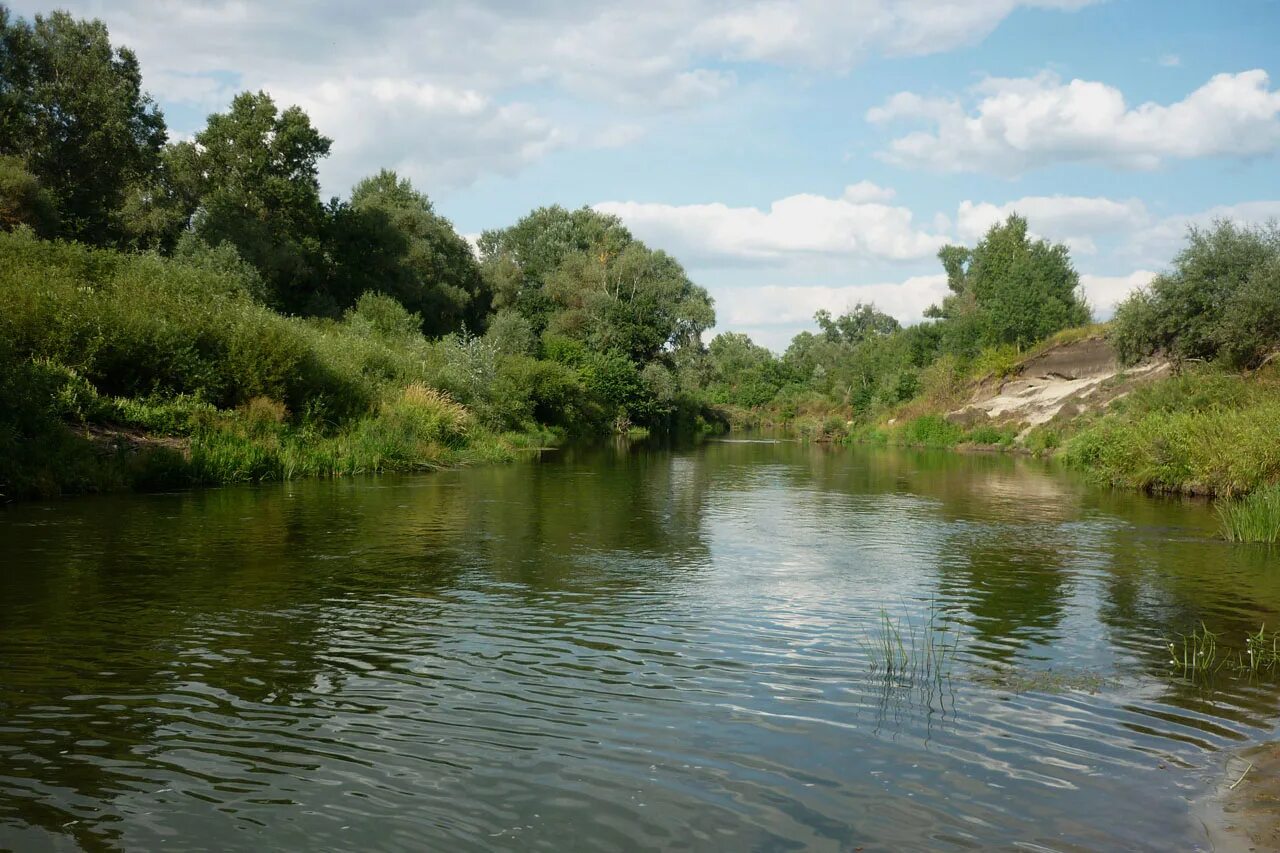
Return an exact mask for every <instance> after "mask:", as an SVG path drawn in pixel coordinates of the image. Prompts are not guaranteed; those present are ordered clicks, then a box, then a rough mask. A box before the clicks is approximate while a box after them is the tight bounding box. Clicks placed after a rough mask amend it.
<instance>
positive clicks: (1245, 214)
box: [1118, 201, 1280, 268]
mask: <svg viewBox="0 0 1280 853" xmlns="http://www.w3.org/2000/svg"><path fill="white" fill-rule="evenodd" d="M1218 220H1228V221H1231V222H1234V223H1236V224H1237V225H1261V224H1263V223H1266V222H1268V221H1270V220H1280V201H1246V202H1241V203H1239V204H1224V205H1218V206H1216V207H1211V208H1209V209H1208V210H1203V211H1200V212H1199V213H1191V214H1178V215H1175V216H1166V217H1164V218H1162V219H1159V220H1156V221H1154V222H1152V223H1150V224H1148V225H1147V226H1145V227H1143V228H1141V229H1139V230H1138V231H1137V232H1136V233H1134V234H1133V235H1132V236H1131V237H1130V238H1129V239H1128V240H1127V241H1126V242H1125V244H1124V245H1123V246H1122V247H1121V248H1120V249H1119V251H1118V254H1119V255H1121V256H1122V257H1125V258H1128V259H1130V260H1131V261H1133V262H1136V263H1140V264H1144V265H1152V266H1156V267H1161V268H1163V267H1167V266H1168V265H1169V264H1170V262H1171V261H1172V260H1173V256H1174V255H1175V254H1177V252H1178V250H1179V249H1181V248H1182V247H1183V246H1184V245H1186V238H1187V229H1188V228H1189V227H1191V226H1196V227H1198V228H1206V227H1209V226H1211V225H1212V224H1213V223H1214V222H1216V221H1218Z"/></svg>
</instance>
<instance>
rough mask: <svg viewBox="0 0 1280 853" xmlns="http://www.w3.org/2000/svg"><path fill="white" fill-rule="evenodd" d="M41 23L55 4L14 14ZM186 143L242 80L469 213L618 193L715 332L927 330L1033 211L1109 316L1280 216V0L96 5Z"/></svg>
mask: <svg viewBox="0 0 1280 853" xmlns="http://www.w3.org/2000/svg"><path fill="white" fill-rule="evenodd" d="M12 5H13V6H14V8H15V10H16V11H17V12H18V13H19V14H22V15H24V16H30V15H32V14H35V13H38V12H42V11H47V8H48V7H44V6H41V5H39V4H31V3H27V2H18V3H14V4H12ZM69 6H70V8H71V10H72V11H73V12H75V13H77V14H81V15H85V16H95V17H100V18H102V19H103V20H104V21H106V23H107V24H108V26H109V27H110V29H111V31H112V36H113V39H114V40H115V41H116V42H117V43H121V44H126V45H129V46H131V47H133V48H134V49H135V50H136V51H137V52H138V54H139V57H140V59H141V61H142V65H143V72H144V77H145V84H146V86H147V88H148V89H149V90H150V91H151V92H152V94H153V95H154V96H155V97H156V99H157V100H158V101H159V102H160V104H161V105H162V106H163V108H164V110H165V113H166V115H167V117H168V120H169V124H170V127H171V129H172V130H173V131H174V132H175V133H176V134H178V135H185V134H190V133H192V132H194V131H195V130H196V129H198V128H199V127H200V126H202V124H203V120H204V117H205V116H206V115H207V114H208V113H209V112H211V111H214V110H218V109H221V108H223V107H225V105H226V103H227V102H228V101H229V99H230V97H231V96H232V95H233V94H234V93H235V92H236V91H238V90H240V89H244V88H253V89H257V88H264V89H266V90H267V91H269V92H271V93H272V94H273V95H275V97H276V98H277V100H278V101H279V102H281V103H282V104H291V103H298V104H300V105H302V106H303V107H304V108H305V109H307V111H308V113H309V114H310V115H311V116H312V118H313V120H314V121H315V122H316V123H317V124H318V125H319V127H320V128H321V130H322V131H323V132H325V133H326V134H328V135H329V136H331V137H333V139H334V140H335V144H334V151H333V155H332V156H331V157H330V159H329V160H328V161H327V162H326V163H325V165H324V167H323V169H322V174H321V177H322V181H323V184H324V190H325V193H326V195H345V194H346V193H347V192H348V191H349V189H350V186H351V184H352V183H353V182H354V181H355V180H357V179H358V178H359V177H361V176H363V175H366V174H369V173H371V172H374V171H376V170H377V169H379V168H381V167H384V166H385V167H391V168H395V169H397V170H398V171H400V172H401V173H402V174H404V175H406V176H408V177H410V178H412V179H413V181H414V182H415V184H416V185H417V186H418V187H419V188H420V189H423V190H425V191H426V192H428V193H429V194H430V195H431V197H432V198H433V199H434V200H435V202H436V204H437V208H438V209H439V210H440V211H441V212H442V213H444V214H445V215H446V216H448V217H450V218H451V219H452V220H453V221H454V223H455V225H456V226H457V227H458V229H459V230H460V231H462V232H464V233H468V234H474V233H477V232H479V231H481V230H482V229H484V228H489V227H496V226H502V225H506V224H509V223H511V222H513V221H515V220H516V219H517V218H518V217H520V216H521V215H523V214H524V213H526V212H527V211H528V210H530V209H531V208H533V207H536V206H539V205H544V204H554V203H558V204H563V205H566V206H571V207H576V206H580V205H584V204H585V205H594V206H597V207H599V208H600V209H603V210H608V211H610V212H613V213H616V214H618V215H620V216H621V217H622V218H623V219H624V220H625V221H626V222H627V223H628V225H629V226H630V227H631V228H632V230H633V231H634V232H635V233H636V234H637V235H638V236H640V237H641V238H642V239H645V240H646V241H647V242H649V243H650V244H651V245H654V246H656V247H659V248H664V249H667V250H668V251H670V252H672V253H673V254H675V255H676V256H677V257H679V258H680V259H681V260H682V261H684V263H685V266H686V268H687V269H688V270H689V272H690V274H691V276H692V277H693V278H694V279H695V280H696V281H698V282H699V283H700V284H703V285H704V286H706V287H707V288H708V289H709V290H710V291H711V292H712V295H713V296H714V297H715V298H716V302H717V314H718V318H719V324H718V329H721V330H724V329H732V330H735V331H746V332H748V333H750V334H751V335H752V336H753V337H754V338H756V339H757V340H759V341H761V342H763V343H765V344H767V345H769V346H771V347H774V348H778V349H780V348H783V347H785V345H786V342H787V340H788V339H789V338H790V337H791V335H793V334H794V333H795V332H796V331H798V330H799V329H801V328H805V327H807V326H809V325H810V321H809V318H810V317H811V316H812V313H813V312H814V311H815V310H817V309H818V308H827V309H830V310H833V311H837V312H838V311H840V310H842V309H843V308H845V307H847V306H849V305H851V304H852V303H854V302H856V301H859V300H863V301H875V302H876V303H877V304H879V305H880V306H881V307H882V308H885V309H886V310H888V311H890V313H893V314H895V315H896V316H898V317H899V319H901V320H903V321H911V320H914V319H916V318H918V317H919V316H920V312H921V311H922V310H923V309H924V307H925V306H927V305H928V304H929V303H930V302H931V301H933V300H934V299H936V298H937V297H938V296H939V295H940V294H941V292H942V289H943V284H942V280H941V276H940V274H939V273H940V271H939V268H938V264H937V262H936V259H935V258H934V253H935V251H936V248H937V246H938V245H940V244H941V243H943V242H967V243H972V242H973V241H974V240H976V239H977V238H978V237H979V236H980V235H981V233H982V231H983V230H984V229H985V228H986V227H987V226H988V225H989V224H990V223H991V222H992V221H994V220H995V219H997V218H999V217H1001V216H1003V215H1005V214H1007V213H1008V212H1009V211H1010V210H1015V209H1016V210H1018V211H1019V212H1022V213H1024V214H1025V215H1027V216H1028V218H1029V220H1030V222H1031V228H1032V230H1033V231H1035V232H1036V233H1038V234H1041V235H1044V236H1046V237H1049V238H1051V239H1055V240H1062V241H1065V242H1067V243H1068V245H1069V246H1071V248H1072V251H1073V258H1074V260H1075V263H1076V266H1077V269H1079V271H1080V272H1081V274H1082V278H1083V281H1084V283H1085V288H1086V293H1087V295H1088V296H1089V298H1090V300H1091V302H1092V303H1093V304H1094V305H1095V308H1096V310H1097V312H1098V313H1099V314H1100V315H1102V316H1106V315H1107V314H1108V313H1109V311H1110V309H1111V306H1112V305H1113V304H1114V302H1115V300H1116V299H1118V298H1120V297H1121V296H1122V295H1123V294H1124V293H1125V292H1127V291H1128V290H1129V289H1131V288H1132V287H1135V286H1137V285H1139V284H1141V283H1143V282H1145V281H1147V280H1149V278H1150V276H1151V275H1152V273H1153V272H1155V271H1158V270H1159V269H1161V268H1162V267H1163V266H1164V265H1165V264H1166V263H1167V262H1168V260H1169V258H1170V257H1171V256H1172V254H1173V253H1174V252H1176V250H1177V248H1178V245H1179V244H1180V241H1181V235H1182V234H1183V232H1184V230H1185V228H1186V226H1187V224H1189V223H1203V222H1208V221H1210V220H1212V219H1213V218H1215V217H1230V218H1234V219H1237V220H1240V221H1246V222H1256V221H1264V220H1266V219H1268V218H1271V217H1280V159H1278V158H1277V153H1278V152H1280V67H1277V64H1278V62H1277V61H1278V58H1280V51H1277V50H1276V47H1275V44H1276V38H1277V36H1280V2H1277V0H1232V2H1229V3H1221V2H1217V3H1211V2H1168V0H1165V2H1146V0H1094V2H1090V1H1089V0H914V2H901V1H900V0H844V2H831V0H794V2H783V0H743V2H733V3H730V2H725V0H681V2H672V0H648V2H645V3H643V4H641V3H607V2H588V0H554V2H542V3H539V2H515V1H514V0H473V2H469V3H443V2H437V3H422V2H408V0H389V1H388V2H383V3H379V2H371V3H367V4H365V6H364V8H363V9H361V10H359V11H355V6H354V4H346V3H338V2H302V0H284V2H273V3H270V4H267V3H256V2H243V0H239V1H237V0H220V2H210V3H177V2H145V0H112V2H106V0H98V1H97V2H93V0H89V2H78V3H76V2H73V3H71V4H69Z"/></svg>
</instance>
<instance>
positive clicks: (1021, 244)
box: [926, 214, 1090, 355]
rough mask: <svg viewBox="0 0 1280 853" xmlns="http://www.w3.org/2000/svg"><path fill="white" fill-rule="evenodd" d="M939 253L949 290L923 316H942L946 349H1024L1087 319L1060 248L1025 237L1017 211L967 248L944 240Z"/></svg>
mask: <svg viewBox="0 0 1280 853" xmlns="http://www.w3.org/2000/svg"><path fill="white" fill-rule="evenodd" d="M938 259H939V260H940V261H941V262H942V266H943V269H945V270H946V273H947V286H948V287H949V288H950V290H951V293H950V294H949V295H948V296H947V297H946V298H945V299H944V300H943V302H942V304H941V305H935V306H931V307H930V309H929V310H928V312H926V316H929V317H934V318H938V319H941V320H943V321H944V324H945V325H946V333H945V334H944V348H946V349H948V350H949V351H952V352H956V353H957V354H960V355H971V354H973V352H975V351H976V349H978V348H980V347H983V346H996V345H999V344H1013V345H1015V346H1019V347H1025V346H1029V345H1031V344H1033V343H1035V342H1037V341H1040V340H1043V339H1044V338H1047V337H1048V336H1049V335H1052V334H1053V333H1054V332H1057V331H1060V330H1062V329H1066V328H1070V327H1072V326H1080V325H1084V324H1085V323H1088V322H1089V320H1090V313H1089V307H1088V305H1086V304H1085V302H1084V299H1083V298H1082V297H1081V296H1080V293H1079V286H1080V277H1079V276H1078V275H1077V273H1076V271H1075V268H1074V267H1073V266H1072V265H1071V257H1070V254H1069V253H1068V251H1067V247H1066V246H1064V245H1062V244H1050V243H1049V242H1047V241H1045V240H1032V239H1031V238H1030V237H1029V236H1028V234H1027V220H1025V219H1023V218H1022V217H1021V216H1018V215H1017V214H1014V215H1011V216H1010V217H1009V218H1008V219H1007V220H1006V221H1005V222H1002V223H999V224H996V225H993V226H991V229H990V230H989V231H987V233H986V236H985V237H983V238H982V240H980V241H979V242H978V244H977V245H976V246H974V247H973V249H966V248H964V247H962V246H944V247H943V248H942V249H941V250H940V251H939V252H938Z"/></svg>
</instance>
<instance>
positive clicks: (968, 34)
mask: <svg viewBox="0 0 1280 853" xmlns="http://www.w3.org/2000/svg"><path fill="white" fill-rule="evenodd" d="M1091 2H1094V0H933V2H928V3H924V2H919V0H858V1H857V2H850V0H790V2H782V0H758V2H753V3H738V4H731V3H725V4H720V3H710V4H704V8H708V7H709V8H711V9H717V10H718V11H716V12H715V13H713V14H710V15H705V16H703V17H702V23H701V24H700V25H698V26H697V28H696V29H695V31H694V42H695V44H697V45H699V46H701V47H703V48H704V49H705V50H706V51H707V52H709V53H716V52H719V53H722V54H725V55H727V56H728V57H729V58H731V59H737V60H748V61H762V62H771V63H777V64H781V65H791V66H799V67H808V68H828V69H837V70H847V69H849V68H851V67H853V66H854V65H857V64H858V63H859V62H861V61H862V60H864V59H865V58H867V57H868V56H872V55H886V56H912V55H916V56H918V55H923V54H930V53H940V52H942V51H946V50H951V49H953V48H956V47H960V46H961V45H965V44H972V43H973V42H976V41H979V40H980V39H982V38H983V37H985V36H986V35H987V34H988V33H990V32H991V31H992V30H994V29H995V28H996V26H998V25H999V24H1000V22H1001V21H1003V20H1004V19H1005V18H1006V17H1008V16H1009V14H1010V13H1012V12H1013V11H1014V10H1016V9H1017V8H1019V7H1027V6H1039V7H1042V8H1057V9H1078V8H1080V7H1082V6H1086V5H1088V4H1089V3H1091ZM688 5H689V6H691V7H692V6H695V5H697V4H688Z"/></svg>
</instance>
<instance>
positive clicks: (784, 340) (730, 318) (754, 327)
mask: <svg viewBox="0 0 1280 853" xmlns="http://www.w3.org/2000/svg"><path fill="white" fill-rule="evenodd" d="M946 294H947V277H946V276H945V275H942V274H941V273H939V274H936V275H920V276H913V277H912V278H908V279H906V280H905V281H901V282H878V283H874V284H861V285H849V286H836V287H830V286H820V285H810V286H806V285H798V286H784V285H766V286H763V287H745V288H731V289H729V288H726V289H713V291H712V295H713V296H715V299H716V313H717V320H718V322H717V325H716V328H717V329H719V330H725V329H731V330H733V331H739V330H745V331H747V333H748V334H750V335H751V337H752V339H753V340H755V341H756V342H757V343H760V344H763V345H764V346H767V347H769V348H770V349H774V350H778V351H781V350H784V349H786V347H787V344H788V343H789V342H790V341H791V338H792V337H794V336H795V334H796V333H797V332H798V331H800V330H802V329H807V328H813V315H814V313H815V312H817V311H818V310H820V309H826V310H827V311H830V312H832V313H833V314H840V313H842V312H844V311H845V310H847V309H849V308H851V307H853V305H854V304H856V303H858V302H869V303H874V304H875V306H876V307H877V308H879V309H880V310H881V311H884V312H885V313H886V314H889V315H890V316H892V317H894V318H895V319H897V320H898V321H899V322H901V323H903V324H908V323H916V322H919V321H920V320H921V319H922V318H923V317H924V310H925V309H926V308H928V307H929V306H930V305H933V304H935V303H937V302H940V301H941V300H942V298H943V297H944V296H946Z"/></svg>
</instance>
